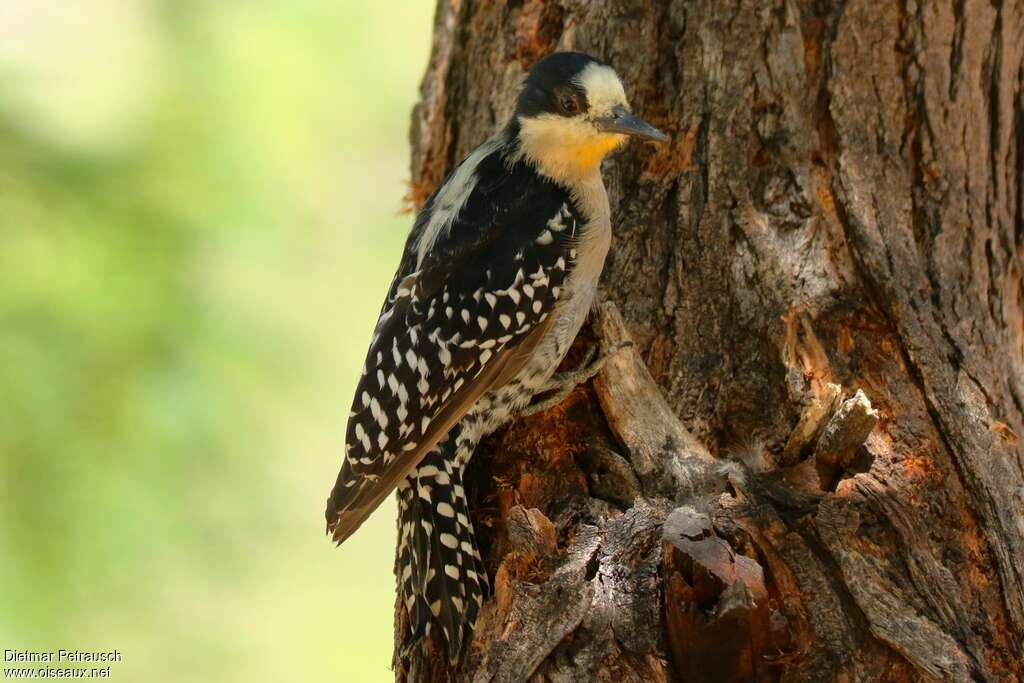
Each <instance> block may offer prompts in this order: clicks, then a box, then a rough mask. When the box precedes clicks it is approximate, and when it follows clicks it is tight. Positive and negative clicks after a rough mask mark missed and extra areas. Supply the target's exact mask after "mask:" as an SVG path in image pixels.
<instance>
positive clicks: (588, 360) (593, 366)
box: [520, 341, 633, 417]
mask: <svg viewBox="0 0 1024 683" xmlns="http://www.w3.org/2000/svg"><path fill="white" fill-rule="evenodd" d="M631 346H633V342H631V341H625V342H623V343H621V344H619V345H618V346H616V347H615V348H613V349H611V350H610V351H607V352H605V353H602V354H601V355H600V357H598V358H597V360H595V359H594V356H596V355H597V344H594V345H592V346H591V347H590V348H588V349H587V352H586V354H584V356H583V362H581V363H580V364H579V366H578V367H577V368H576V369H574V370H566V371H565V372H557V373H555V374H554V375H552V376H551V379H549V380H548V381H547V384H545V385H544V388H543V389H541V390H540V391H539V392H538V393H541V394H546V393H548V392H551V391H553V392H555V393H553V394H551V395H550V396H548V397H547V398H545V399H544V400H543V401H538V402H537V403H531V404H530V405H528V406H526V407H525V408H524V409H523V410H522V412H521V413H520V414H521V415H523V416H524V417H526V416H529V415H535V414H537V413H540V412H543V411H545V410H547V409H548V408H554V407H555V406H557V405H558V404H559V403H561V402H562V401H564V400H565V398H566V397H567V396H568V395H569V394H571V393H572V390H573V389H575V388H576V387H578V386H579V385H581V384H583V383H584V382H587V381H589V380H591V379H593V378H594V377H595V376H596V375H597V373H599V372H601V368H603V367H604V364H605V363H607V362H608V359H609V358H611V357H612V356H614V355H615V354H616V353H618V352H619V351H622V350H623V349H627V348H629V347H631Z"/></svg>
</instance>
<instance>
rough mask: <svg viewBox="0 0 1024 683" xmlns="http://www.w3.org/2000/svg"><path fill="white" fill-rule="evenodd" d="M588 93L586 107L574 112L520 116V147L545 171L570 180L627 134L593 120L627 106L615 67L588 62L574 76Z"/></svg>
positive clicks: (593, 165) (594, 168)
mask: <svg viewBox="0 0 1024 683" xmlns="http://www.w3.org/2000/svg"><path fill="white" fill-rule="evenodd" d="M575 81H576V84H577V85H579V86H580V87H581V88H582V89H583V91H584V92H585V93H586V95H587V104H588V107H587V110H586V111H583V112H580V113H579V114H576V115H574V116H564V115H559V114H540V115H539V116H532V117H521V118H520V119H519V124H520V138H521V140H522V151H523V153H524V154H525V155H526V156H527V157H528V158H530V159H531V160H532V161H534V162H535V163H537V165H538V166H539V167H540V169H541V171H542V172H543V173H545V174H546V175H548V176H550V177H553V178H556V179H558V180H563V181H573V180H577V179H579V178H582V177H585V176H587V175H588V174H591V173H594V172H596V171H597V169H598V167H599V166H600V165H601V160H602V159H604V157H605V155H606V154H608V153H609V152H611V151H612V150H613V149H615V148H616V147H618V146H619V145H621V144H622V143H623V142H624V141H625V140H626V136H625V135H622V134H620V133H612V132H608V131H605V130H600V129H599V128H598V126H597V124H596V121H597V120H598V119H601V118H606V117H608V116H610V115H611V114H612V112H613V110H614V109H615V108H616V107H621V108H625V109H626V110H627V111H628V110H629V102H628V101H627V100H626V91H625V89H624V88H623V87H622V81H621V80H619V77H618V75H617V74H616V73H615V70H614V69H612V68H611V67H609V66H604V65H602V64H589V65H588V66H587V67H586V68H584V69H583V71H582V72H580V74H579V75H578V76H577V77H576V78H575Z"/></svg>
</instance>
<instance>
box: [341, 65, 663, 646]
mask: <svg viewBox="0 0 1024 683" xmlns="http://www.w3.org/2000/svg"><path fill="white" fill-rule="evenodd" d="M629 137H636V138H640V139H646V140H652V141H656V142H665V141H667V140H668V136H666V135H665V134H664V133H662V132H661V131H659V130H658V129H656V128H655V127H654V126H652V125H651V124H649V123H647V122H646V121H644V120H643V119H641V118H640V117H638V116H637V115H635V114H633V113H632V110H631V108H630V105H629V102H628V100H627V97H626V93H625V88H624V86H623V83H622V80H621V79H620V78H619V76H618V74H617V73H616V71H615V70H614V68H612V67H611V66H610V65H608V64H606V63H605V62H603V61H601V60H599V59H597V58H594V57H592V56H589V55H586V54H583V53H580V52H555V53H552V54H549V55H548V56H546V57H544V58H542V59H541V60H539V61H538V62H537V63H536V64H535V65H534V66H533V67H532V68H531V69H530V71H529V72H528V74H527V76H526V78H525V80H524V81H523V83H522V86H521V89H520V91H519V93H518V96H517V98H516V102H515V107H514V111H513V113H512V115H511V116H510V117H509V119H508V121H507V122H506V123H505V124H504V125H503V126H501V127H500V128H499V129H498V131H497V132H496V133H495V134H494V135H493V136H492V137H491V138H489V139H488V140H486V141H485V142H483V143H482V144H481V145H480V146H479V147H477V148H476V149H475V150H473V151H472V153H470V154H469V155H468V156H467V157H466V158H465V159H464V160H463V161H462V162H461V163H460V164H459V165H458V166H457V167H455V169H454V170H453V171H452V172H451V174H450V175H449V176H448V177H447V178H446V179H445V180H444V182H443V183H442V184H441V185H440V186H439V187H438V188H437V189H436V190H435V191H434V193H433V194H432V195H430V197H429V198H428V199H427V201H426V203H425V204H424V206H423V208H422V209H421V211H420V212H419V214H418V215H417V217H416V219H415V222H414V224H413V227H412V229H411V231H410V233H409V236H408V239H407V241H406V244H405V248H404V250H403V253H402V257H401V261H400V263H399V266H398V270H397V272H396V274H395V277H394V280H393V281H392V283H391V286H390V288H389V290H388V293H387V296H386V298H385V301H384V304H383V307H382V309H381V313H380V317H379V319H378V322H377V325H376V327H375V329H374V331H373V335H372V338H371V341H370V347H369V350H368V352H367V355H366V360H365V363H364V367H363V370H362V374H361V376H360V378H359V380H358V384H357V387H356V391H355V397H354V399H353V402H352V408H351V411H350V412H349V417H348V425H347V429H346V433H345V447H344V448H345V453H344V458H343V461H342V464H341V469H340V472H339V473H338V476H337V480H336V482H335V484H334V488H333V489H332V491H331V493H330V497H329V498H328V500H327V510H326V520H327V532H328V534H330V535H331V537H332V538H333V540H334V542H335V543H337V544H338V545H340V544H341V543H342V542H343V541H345V540H346V539H347V538H348V537H349V536H351V535H352V534H353V533H354V532H355V531H356V529H358V528H359V526H360V525H361V524H362V523H363V521H364V520H365V519H366V518H367V517H368V516H369V515H370V513H371V512H373V510H374V509H376V508H377V506H378V505H379V504H380V503H381V501H382V500H383V499H384V498H385V497H386V496H388V495H389V494H391V492H392V491H395V490H397V498H398V525H397V526H398V551H397V563H396V569H395V572H396V578H397V590H398V593H399V605H400V606H404V608H405V609H406V611H407V613H408V616H409V620H408V621H409V628H410V632H409V633H408V634H407V640H406V642H407V643H409V644H410V645H411V644H413V643H415V642H418V641H420V640H421V639H422V638H424V637H426V636H427V635H428V634H429V633H430V631H431V627H432V626H433V625H435V624H436V625H438V626H439V627H440V628H441V629H442V630H443V634H444V640H445V643H446V649H447V653H448V656H449V659H450V660H451V661H452V662H456V661H457V660H458V658H459V656H460V652H461V650H462V647H463V645H464V643H465V642H467V641H468V639H469V638H470V637H471V635H472V632H473V627H474V625H475V622H476V619H477V616H478V614H479V611H480V607H481V605H482V603H483V601H484V599H485V594H486V593H487V592H488V590H489V577H488V574H487V569H486V567H485V566H484V563H483V561H482V558H481V555H480V552H479V548H478V545H477V542H476V539H475V536H474V533H473V526H472V521H471V514H470V509H469V504H468V501H467V497H466V492H465V488H464V484H463V472H464V470H465V467H466V465H467V463H468V462H469V460H470V458H471V457H472V455H473V452H474V450H475V449H476V447H477V445H478V444H479V442H480V440H481V439H482V438H483V437H484V436H486V435H488V434H490V433H492V432H494V431H495V430H497V429H499V428H500V427H502V426H504V425H506V424H508V423H509V422H510V421H511V420H512V419H513V418H514V417H515V416H516V415H517V414H519V413H521V412H522V411H523V410H524V409H525V408H526V407H527V406H528V404H529V403H530V401H531V399H532V398H533V397H534V396H535V395H536V394H538V393H543V392H546V391H549V390H551V389H552V382H553V381H555V371H556V369H557V368H558V366H559V364H560V363H561V361H562V359H563V358H564V356H565V354H566V352H567V351H568V349H569V347H570V345H571V344H572V342H573V340H574V338H575V337H576V335H577V333H578V332H579V330H580V327H581V326H582V325H583V323H584V322H585V320H586V317H587V315H588V312H589V311H590V309H591V307H592V305H593V303H594V298H595V294H596V291H597V287H598V280H599V278H600V275H601V272H602V269H603V267H604V262H605V257H606V255H607V253H608V250H609V247H610V244H611V236H612V222H611V211H610V208H609V202H608V194H607V192H606V190H605V186H604V182H603V179H602V177H601V162H602V160H603V159H604V158H605V156H606V155H607V154H609V153H610V152H612V151H613V150H615V149H617V148H619V147H620V146H622V145H623V144H624V143H625V141H626V140H627V139H628V138H629ZM406 651H407V648H406Z"/></svg>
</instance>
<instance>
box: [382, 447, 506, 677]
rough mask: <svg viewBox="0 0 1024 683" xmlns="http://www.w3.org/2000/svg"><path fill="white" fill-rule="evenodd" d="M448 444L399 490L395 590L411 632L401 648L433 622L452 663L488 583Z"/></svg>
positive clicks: (427, 630)
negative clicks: (396, 582) (403, 606)
mask: <svg viewBox="0 0 1024 683" xmlns="http://www.w3.org/2000/svg"><path fill="white" fill-rule="evenodd" d="M453 441H454V439H450V440H446V441H444V442H442V443H441V444H439V445H438V446H437V447H435V449H434V450H432V451H431V452H430V453H428V454H427V455H426V457H424V459H423V461H422V462H421V463H420V464H419V466H418V467H417V469H416V470H415V471H414V472H413V473H412V474H411V475H410V476H409V478H408V479H407V480H406V481H405V482H403V484H402V486H401V487H400V488H399V491H398V503H399V525H398V526H399V551H398V577H399V581H398V590H399V591H400V596H401V601H402V603H403V604H404V605H405V606H406V610H407V612H408V614H409V622H410V629H411V633H410V634H409V636H410V637H409V640H408V643H407V646H406V648H405V649H408V646H411V645H412V644H413V643H415V642H417V641H418V640H419V639H420V638H422V637H425V636H426V635H427V634H429V633H430V627H431V624H432V623H436V624H437V625H438V626H440V627H441V629H442V630H443V632H444V636H445V641H446V643H447V648H448V655H449V658H450V659H451V660H452V661H455V660H457V659H458V657H459V654H460V653H461V650H462V646H463V643H464V642H465V640H467V639H468V638H469V636H470V634H471V633H472V630H473V625H474V623H475V622H476V618H477V615H478V614H479V610H480V605H481V603H482V602H483V596H484V591H485V590H486V589H487V585H488V582H487V571H486V569H485V568H484V565H483V562H482V560H481V559H480V553H479V551H478V549H477V546H476V540H475V538H474V535H473V526H472V522H471V521H470V518H469V507H468V504H467V502H466V498H465V491H464V490H463V488H462V470H461V467H459V466H458V465H457V464H456V459H455V457H454V452H453V451H454V448H455V446H454V445H453Z"/></svg>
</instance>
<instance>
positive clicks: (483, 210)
mask: <svg viewBox="0 0 1024 683" xmlns="http://www.w3.org/2000/svg"><path fill="white" fill-rule="evenodd" d="M478 176H479V177H480V178H485V179H487V180H486V182H485V181H483V180H481V181H479V182H477V183H476V186H475V187H474V188H473V189H472V191H471V192H470V194H469V197H468V200H467V201H466V202H465V204H464V206H463V208H462V210H461V212H460V213H459V214H458V217H457V218H456V219H455V220H454V222H453V223H452V224H451V227H450V228H448V229H446V230H442V231H441V232H440V234H438V235H437V238H436V241H435V243H434V244H433V246H432V247H431V248H430V249H428V250H427V251H426V253H425V255H424V256H423V259H422V261H421V262H419V263H418V264H417V260H418V255H417V247H418V240H419V238H420V236H421V235H422V233H423V230H424V228H425V226H426V225H427V224H428V223H429V220H430V216H431V211H432V210H433V207H432V204H433V203H434V200H431V202H430V203H429V204H428V208H427V209H425V210H424V212H423V214H421V216H420V217H419V218H418V220H417V223H416V226H415V227H414V230H413V233H412V235H411V236H410V238H409V242H408V244H407V245H406V251H405V255H404V258H403V262H402V266H401V268H400V270H399V272H398V274H397V275H396V278H395V281H394V283H393V285H392V288H391V292H390V294H389V296H388V299H387V301H386V302H385V304H384V308H383V310H382V312H381V316H380V320H379V321H378V323H377V327H376V330H375V332H374V336H373V341H372V343H371V346H370V350H369V352H368V354H367V357H366V363H365V366H364V369H363V375H362V377H361V378H360V381H359V385H358V388H357V389H356V395H355V399H354V400H353V404H352V411H351V413H350V416H349V423H348V431H347V434H346V444H345V449H346V455H345V461H344V463H343V464H342V468H341V471H340V473H339V474H338V479H337V482H336V483H335V486H334V490H333V491H332V492H331V496H330V498H329V499H328V504H327V512H326V516H327V525H328V529H329V530H330V531H331V532H332V534H333V537H334V539H335V541H337V542H338V543H340V542H342V541H343V540H345V539H346V538H347V537H348V536H349V535H351V534H352V533H353V532H354V531H355V530H356V529H357V528H358V527H359V525H360V524H361V523H362V522H363V520H364V519H366V517H367V516H368V515H369V514H370V513H371V512H372V511H373V510H374V509H375V508H376V507H377V506H378V505H379V504H380V502H381V500H383V498H384V497H385V496H386V495H388V493H390V492H391V491H392V490H394V488H395V487H396V485H397V484H398V483H399V482H400V481H401V480H402V478H404V477H405V476H406V475H407V474H408V473H409V471H410V469H411V468H412V467H414V466H415V465H416V463H418V462H419V461H420V460H421V459H422V458H423V456H424V455H425V454H426V453H427V452H428V451H429V450H430V449H431V448H432V447H433V446H434V444H436V443H437V442H438V441H439V440H440V439H441V438H443V437H444V435H445V434H446V433H447V432H448V431H449V430H450V429H451V427H452V426H454V425H455V424H456V423H457V422H458V421H459V419H461V418H462V416H464V415H465V414H466V412H467V411H468V410H469V409H470V408H471V407H472V406H473V404H474V403H475V402H476V400H477V399H478V398H479V397H480V396H481V395H482V394H483V393H484V392H485V391H487V390H488V389H492V388H496V387H498V386H501V385H502V384H503V383H504V382H507V381H508V380H510V379H511V378H512V377H513V376H514V375H515V373H516V372H518V369H519V368H521V367H522V365H523V363H525V361H526V359H527V358H528V357H529V354H530V351H531V349H532V348H533V347H534V346H535V345H536V344H537V343H538V342H539V340H540V339H541V338H542V337H543V335H544V334H545V331H546V329H547V327H548V326H549V325H550V324H551V322H552V321H553V317H551V313H552V311H553V310H554V309H555V306H556V304H557V303H558V302H559V300H560V299H561V298H562V296H563V294H564V285H565V280H566V277H567V276H568V274H569V272H570V270H571V268H572V266H573V264H572V259H571V256H570V253H571V252H572V251H573V244H574V237H575V234H576V231H577V224H578V223H581V222H582V217H581V216H580V214H579V212H578V210H577V209H576V208H575V207H574V204H573V201H572V199H571V198H570V196H569V194H568V192H567V191H566V190H565V189H564V188H563V187H561V186H560V185H557V184H555V183H552V182H550V181H548V180H546V179H544V178H542V177H541V176H539V175H537V174H536V173H535V172H534V171H533V169H532V167H530V166H528V165H527V164H525V163H522V162H520V163H516V164H513V165H507V164H506V163H505V161H504V160H503V159H502V158H501V152H500V150H499V151H495V152H493V153H492V154H490V155H489V156H487V157H486V158H484V159H483V160H482V161H481V162H480V168H479V170H478ZM435 199H436V195H435Z"/></svg>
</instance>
